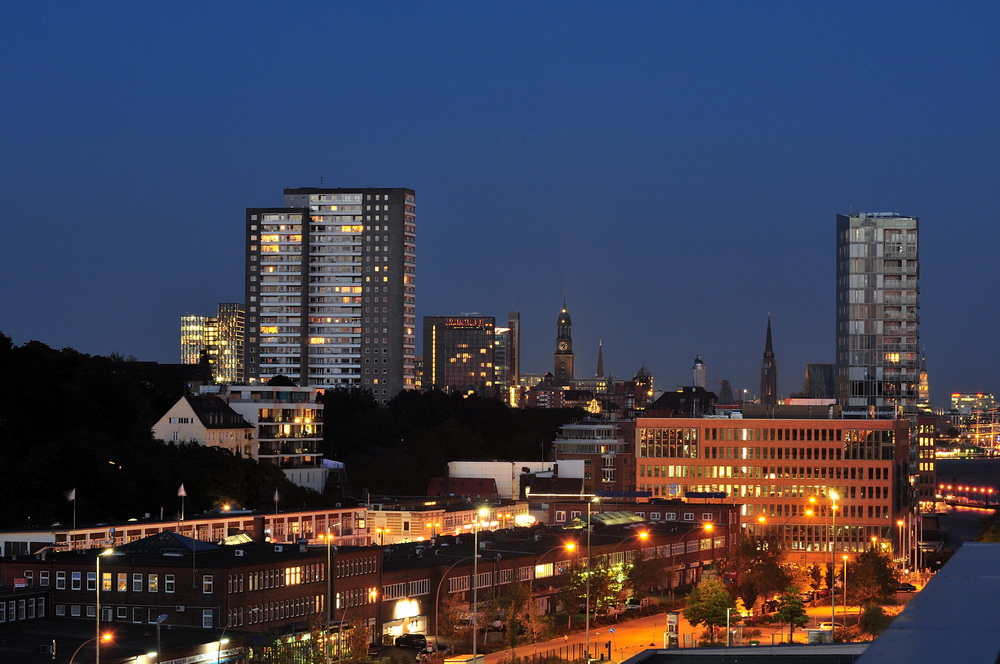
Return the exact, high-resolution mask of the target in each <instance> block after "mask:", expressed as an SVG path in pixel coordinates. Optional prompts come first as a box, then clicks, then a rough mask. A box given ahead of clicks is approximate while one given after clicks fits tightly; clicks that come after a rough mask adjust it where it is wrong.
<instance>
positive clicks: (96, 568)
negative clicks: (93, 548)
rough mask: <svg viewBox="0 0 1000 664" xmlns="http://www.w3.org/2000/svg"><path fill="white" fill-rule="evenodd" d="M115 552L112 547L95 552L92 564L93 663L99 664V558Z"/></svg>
mask: <svg viewBox="0 0 1000 664" xmlns="http://www.w3.org/2000/svg"><path fill="white" fill-rule="evenodd" d="M114 552H115V550H114V549H105V550H104V551H101V552H100V553H98V554H97V558H96V560H97V563H96V564H95V566H94V582H95V583H94V590H95V591H96V593H97V594H96V599H95V601H94V604H95V609H96V610H95V611H94V613H95V616H94V620H95V621H96V624H95V628H94V638H93V639H91V641H93V642H94V664H101V558H102V557H104V556H109V555H111V554H113V553H114Z"/></svg>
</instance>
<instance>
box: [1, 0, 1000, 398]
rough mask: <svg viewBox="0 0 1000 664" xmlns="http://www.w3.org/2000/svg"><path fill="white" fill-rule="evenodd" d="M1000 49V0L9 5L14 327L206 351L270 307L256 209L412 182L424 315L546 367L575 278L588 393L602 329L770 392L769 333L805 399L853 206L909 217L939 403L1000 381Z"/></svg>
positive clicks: (612, 355)
mask: <svg viewBox="0 0 1000 664" xmlns="http://www.w3.org/2000/svg"><path fill="white" fill-rule="evenodd" d="M286 4H287V6H286ZM872 5H876V6H872ZM998 34H1000V5H997V3H994V2H964V3H955V4H952V3H932V2H908V3H902V2H895V3H892V2H890V3H870V2H837V3H813V2H787V3H785V2H758V3H748V2H732V3H728V2H722V3H711V2H706V3H681V2H625V3H611V2H601V3H598V2H541V3H539V2H523V3H522V2H469V3H462V2H451V3H443V2H440V3H438V2H392V3H390V2H354V3H346V2H345V3H330V2H317V3H275V2H266V3H264V2H240V3H235V2H231V3H222V2H220V3H214V2H210V3H202V2H197V3H196V2H171V3H134V2H129V3H112V2H102V3H70V2H65V3H43V2H27V1H24V2H0V67H2V77H0V86H2V95H0V104H2V109H3V110H2V116H0V118H2V122H0V159H2V164H3V167H2V177H0V206H2V207H0V209H2V217H3V225H4V234H3V238H4V242H3V245H2V246H3V253H2V259H0V280H2V283H3V285H4V290H3V296H2V298H0V331H3V332H4V333H6V334H8V335H10V336H12V337H13V338H14V341H15V343H17V344H21V343H24V342H26V341H28V340H32V339H37V340H39V341H41V342H44V343H46V344H48V345H50V346H53V347H56V348H62V347H72V348H75V349H77V350H80V351H83V352H87V353H99V354H107V353H111V352H119V353H122V354H124V355H134V356H136V357H138V358H139V359H143V360H155V361H160V362H176V361H177V359H178V345H179V341H178V335H179V332H178V327H179V321H178V319H179V317H180V316H181V315H182V314H184V313H201V314H206V315H213V314H214V312H215V308H216V305H217V303H218V302H222V301H240V302H241V301H242V300H243V222H244V215H245V208H247V207H263V206H276V205H281V204H282V189H283V188H284V187H289V186H290V187H301V186H320V185H321V183H322V184H323V185H325V186H344V187H357V186H373V187H409V188H412V189H414V190H415V191H416V193H417V238H418V242H417V247H418V249H417V252H418V253H417V261H418V262H417V270H418V271H417V307H418V308H417V315H418V329H419V319H420V318H421V317H423V316H424V315H430V314H455V313H470V312H479V313H482V314H489V315H495V316H496V317H497V319H498V322H500V321H505V320H506V315H507V312H508V311H509V310H510V309H512V308H513V309H515V310H518V311H520V312H521V316H522V323H523V343H524V352H523V358H522V370H523V371H525V372H535V373H541V372H545V371H549V370H551V369H552V359H551V358H552V352H553V351H554V345H555V344H554V338H555V331H556V317H557V315H558V313H559V308H560V306H561V303H562V298H563V293H564V292H565V294H566V299H567V302H568V307H569V311H570V313H571V315H572V318H573V337H574V348H575V351H576V354H577V359H576V369H577V370H576V373H577V376H578V377H583V376H589V375H592V374H593V373H594V372H595V369H596V358H597V346H598V342H599V340H602V339H603V342H604V360H605V367H606V368H607V369H608V370H609V371H610V372H611V373H613V374H614V375H616V376H627V377H631V376H632V375H633V374H634V373H635V372H636V371H637V370H638V369H639V367H640V366H642V365H645V366H646V367H647V368H648V369H649V370H651V371H652V372H653V374H654V377H655V380H656V386H657V388H660V389H674V388H675V387H676V386H678V385H682V384H690V383H691V366H692V362H693V360H694V357H695V355H696V354H700V355H701V356H702V358H703V359H704V361H705V363H706V364H707V366H708V377H709V381H710V382H711V381H719V380H722V379H729V380H730V381H732V383H733V386H734V387H735V388H747V389H750V390H751V391H752V392H754V393H756V392H757V391H758V387H759V367H760V360H761V355H762V353H763V349H764V334H765V328H766V323H767V316H768V313H770V314H771V315H772V324H773V330H774V345H775V353H776V355H777V360H778V376H779V383H778V388H779V394H781V395H787V394H788V393H789V392H793V391H797V390H801V389H802V379H803V373H804V367H805V364H806V363H807V362H833V360H834V271H835V265H834V241H835V215H836V214H837V213H845V212H849V211H854V212H858V211H869V212H875V211H894V212H899V213H901V214H905V215H913V216H918V217H920V224H921V227H920V231H921V235H920V243H921V246H920V258H921V268H922V271H921V332H922V334H921V342H922V343H923V344H924V345H925V346H926V349H927V360H928V367H929V370H930V377H931V387H932V394H933V397H934V400H935V403H937V404H938V405H943V404H944V401H945V398H946V397H947V395H948V394H949V393H951V392H953V391H990V392H994V393H1000V384H998V382H1000V366H998V365H1000V361H998V348H997V346H998V344H997V329H998V323H1000V308H998V307H997V305H996V298H997V296H996V287H997V273H998V267H997V266H998V264H1000V259H998V257H997V249H998V247H1000V242H998V240H1000V226H998V223H997V221H998V219H997V210H998V207H1000V206H998V200H997V193H998V187H997V176H998V171H1000V169H998V166H1000V129H998V127H1000V108H998V90H1000V39H998V38H997V35H998ZM418 343H419V340H418ZM419 352H420V351H419V349H418V353H419ZM710 387H712V385H711V384H710Z"/></svg>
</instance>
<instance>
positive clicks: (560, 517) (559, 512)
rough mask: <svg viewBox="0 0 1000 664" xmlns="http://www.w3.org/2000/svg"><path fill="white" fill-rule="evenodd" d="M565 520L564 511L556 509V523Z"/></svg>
mask: <svg viewBox="0 0 1000 664" xmlns="http://www.w3.org/2000/svg"><path fill="white" fill-rule="evenodd" d="M565 520H566V512H565V511H562V510H557V511H556V523H562V522H564V521H565Z"/></svg>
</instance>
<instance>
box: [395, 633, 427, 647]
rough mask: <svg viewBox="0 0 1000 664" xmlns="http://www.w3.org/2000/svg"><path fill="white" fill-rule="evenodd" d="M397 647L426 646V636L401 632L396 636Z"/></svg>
mask: <svg viewBox="0 0 1000 664" xmlns="http://www.w3.org/2000/svg"><path fill="white" fill-rule="evenodd" d="M396 647H397V648H419V649H423V648H426V647H427V637H426V636H424V635H423V634H403V635H402V636H397V637H396Z"/></svg>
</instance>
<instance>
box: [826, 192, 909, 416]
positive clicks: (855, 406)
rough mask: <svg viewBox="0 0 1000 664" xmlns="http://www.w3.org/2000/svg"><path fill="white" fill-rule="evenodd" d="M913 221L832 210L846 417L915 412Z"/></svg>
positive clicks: (840, 397)
mask: <svg viewBox="0 0 1000 664" xmlns="http://www.w3.org/2000/svg"><path fill="white" fill-rule="evenodd" d="M917 233H918V219H917V218H916V217H908V216H904V215H901V214H898V213H895V212H874V213H871V212H862V213H858V214H838V215H837V236H836V238H837V240H836V257H837V260H836V265H837V282H836V325H837V330H836V332H837V333H836V340H837V343H836V390H837V401H838V403H839V404H840V405H841V406H843V408H844V414H845V416H847V417H851V416H854V417H872V416H874V417H894V416H897V415H899V416H904V417H909V418H911V419H912V418H914V417H916V413H917V397H918V388H917V386H918V379H919V376H918V372H919V369H920V326H919V321H920V318H919V311H920V303H919V298H918V294H919V292H920V287H919V278H920V261H919V253H918V235H917Z"/></svg>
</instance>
